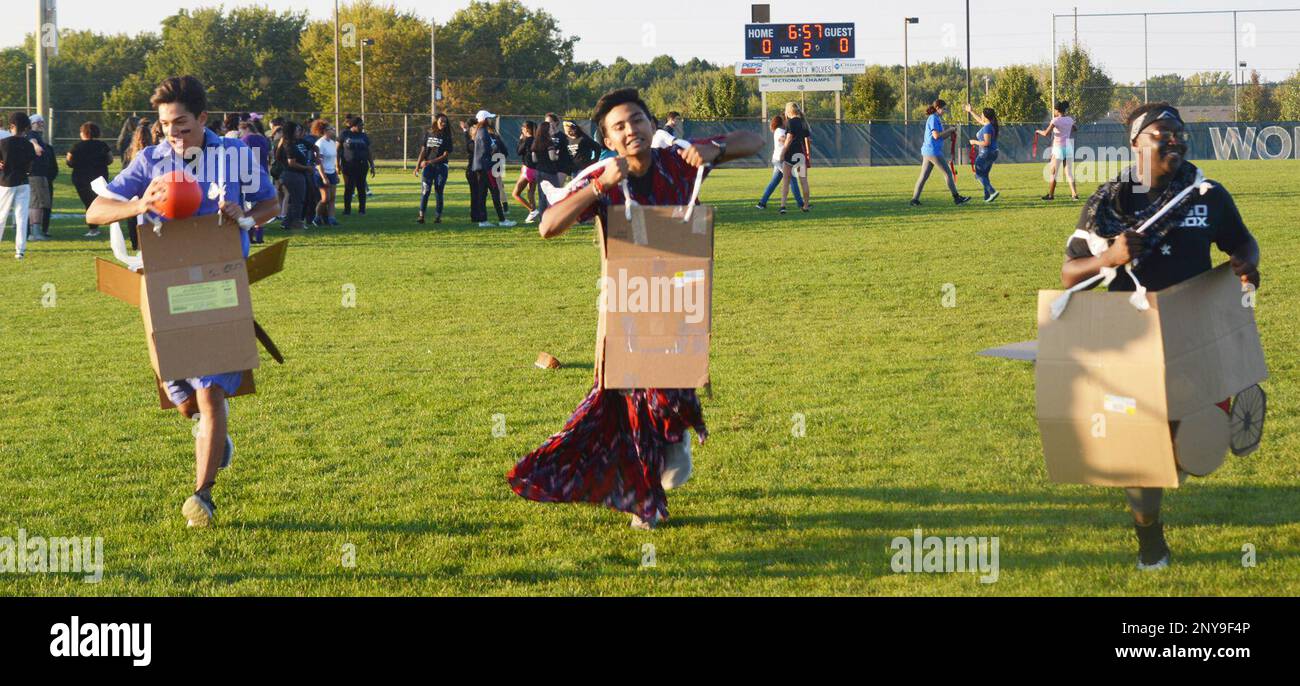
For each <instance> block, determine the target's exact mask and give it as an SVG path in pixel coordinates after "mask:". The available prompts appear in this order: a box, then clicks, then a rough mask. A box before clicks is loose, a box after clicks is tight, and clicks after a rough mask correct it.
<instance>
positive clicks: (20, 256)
mask: <svg viewBox="0 0 1300 686" xmlns="http://www.w3.org/2000/svg"><path fill="white" fill-rule="evenodd" d="M14 259H15V260H21V259H23V254H22V253H20V252H19V253H14Z"/></svg>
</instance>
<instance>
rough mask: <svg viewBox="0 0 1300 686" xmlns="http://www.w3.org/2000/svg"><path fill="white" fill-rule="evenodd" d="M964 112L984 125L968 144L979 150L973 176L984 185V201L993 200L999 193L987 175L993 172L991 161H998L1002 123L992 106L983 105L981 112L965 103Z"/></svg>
mask: <svg viewBox="0 0 1300 686" xmlns="http://www.w3.org/2000/svg"><path fill="white" fill-rule="evenodd" d="M966 113H967V114H969V115H971V116H972V117H974V118H975V121H977V122H979V123H980V124H981V125H983V127H984V128H981V129H980V130H979V133H977V134H975V137H974V138H972V139H971V141H970V144H971V145H973V146H975V147H976V149H977V150H978V151H979V155H977V156H976V157H975V178H977V179H979V182H980V184H981V185H983V186H984V202H993V201H995V200H997V199H998V196H999V195H1001V193H999V192H998V191H997V189H995V188H994V187H993V182H992V180H990V178H989V175H990V174H992V173H993V163H994V162H997V161H998V136H999V135H1000V134H1001V133H1002V125H1001V124H1000V123H999V122H998V113H997V112H996V111H995V110H994V109H993V108H992V107H985V108H984V111H983V113H977V112H975V110H974V109H972V108H971V106H970V103H967V104H966Z"/></svg>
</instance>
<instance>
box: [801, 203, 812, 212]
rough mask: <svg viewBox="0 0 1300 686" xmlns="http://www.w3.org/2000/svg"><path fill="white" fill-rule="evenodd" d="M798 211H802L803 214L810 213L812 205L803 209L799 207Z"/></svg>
mask: <svg viewBox="0 0 1300 686" xmlns="http://www.w3.org/2000/svg"><path fill="white" fill-rule="evenodd" d="M799 209H800V210H802V211H803V212H804V213H808V212H812V205H805V206H804V207H800V208H799Z"/></svg>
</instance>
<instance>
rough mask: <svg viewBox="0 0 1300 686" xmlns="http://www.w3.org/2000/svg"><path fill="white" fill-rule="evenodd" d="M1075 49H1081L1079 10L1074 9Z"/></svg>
mask: <svg viewBox="0 0 1300 686" xmlns="http://www.w3.org/2000/svg"><path fill="white" fill-rule="evenodd" d="M1074 48H1075V49H1076V50H1078V49H1079V8H1078V7H1076V8H1074Z"/></svg>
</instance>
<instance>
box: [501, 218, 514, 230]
mask: <svg viewBox="0 0 1300 686" xmlns="http://www.w3.org/2000/svg"><path fill="white" fill-rule="evenodd" d="M497 226H500V227H501V228H504V229H508V228H510V227H512V226H519V222H516V221H512V220H509V219H507V220H505V221H503V222H501V223H500V224H497Z"/></svg>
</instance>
